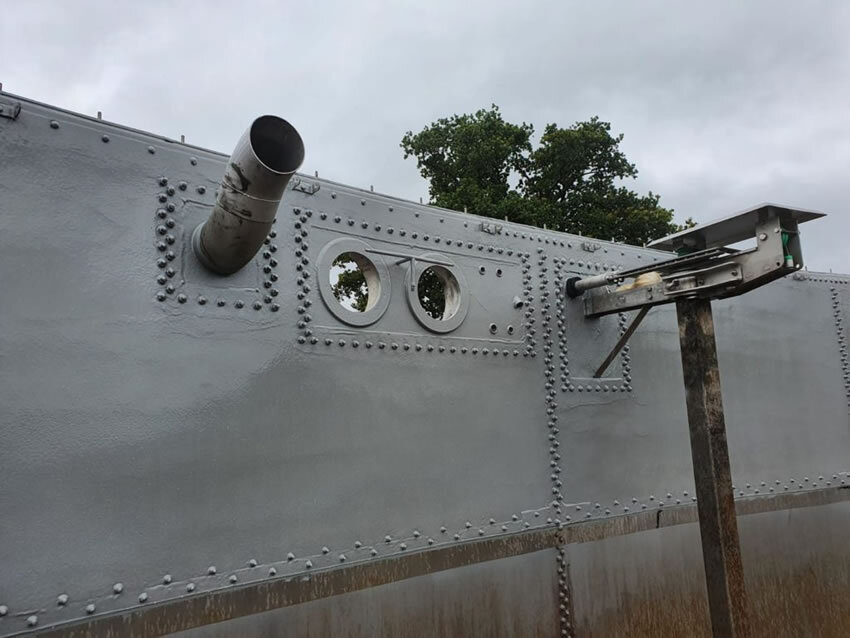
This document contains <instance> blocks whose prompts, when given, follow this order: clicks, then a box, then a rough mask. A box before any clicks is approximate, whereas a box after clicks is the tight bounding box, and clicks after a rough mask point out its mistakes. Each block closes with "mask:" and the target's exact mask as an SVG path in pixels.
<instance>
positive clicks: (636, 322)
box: [593, 306, 652, 379]
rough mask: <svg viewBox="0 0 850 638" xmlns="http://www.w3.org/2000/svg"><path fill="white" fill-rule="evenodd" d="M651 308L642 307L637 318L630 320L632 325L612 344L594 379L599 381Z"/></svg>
mask: <svg viewBox="0 0 850 638" xmlns="http://www.w3.org/2000/svg"><path fill="white" fill-rule="evenodd" d="M651 307H652V306H644V307H643V308H641V309H640V312H639V313H638V314H637V317H635V318H634V319H633V320H632V323H631V324H629V327H628V328H626V331H625V332H624V333H623V336H622V337H620V338H619V339H618V340H617V343H615V344H614V347H613V348H612V349H611V352H609V353H608V356H607V357H605V361H603V362H602V364H601V365H600V366H599V368H597V370H596V372H594V373H593V378H594V379H599V378H600V377H602V375H603V374H605V371H606V370H607V369H608V366H610V365H611V362H612V361H613V360H614V357H616V356H617V354H618V353H619V352H620V350H622V349H623V346H624V345H626V342H627V341H628V340H629V338H630V337H631V336H632V335H633V334H634V332H635V330H637V327H638V326H639V325H640V322H641V321H643V318H644V317H646V315H647V313H648V312H649V309H650V308H651Z"/></svg>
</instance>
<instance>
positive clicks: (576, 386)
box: [552, 257, 632, 392]
mask: <svg viewBox="0 0 850 638" xmlns="http://www.w3.org/2000/svg"><path fill="white" fill-rule="evenodd" d="M573 261H574V260H572V259H567V258H558V257H555V258H553V260H552V262H553V264H554V269H555V316H556V320H557V321H556V325H557V327H558V355H559V357H560V359H561V361H560V364H559V368H560V381H561V392H585V391H586V392H631V391H632V385H631V364H630V362H631V355H630V354H629V350H630V348H629V345H628V344H626V345H625V346H623V349H622V350H621V351H620V359H621V362H622V372H623V377H622V379H623V383H620V384H618V383H612V382H610V381H603V380H598V381H591V380H590V379H587V380H585V382H584V383H578V382H575V383H574V382H573V379H572V378H571V377H570V368H569V364H570V360H569V344H568V343H567V336H566V335H567V326H566V321H567V318H566V304H567V303H569V301H568V299H567V297H566V293H565V291H564V285H565V283H566V276H565V275H566V273H563V272H562V269H566V268H567V264H570V265H573V263H572V262H573ZM597 265H598V264H597ZM589 266H590V264H589V263H588V267H589ZM606 269H607V264H606ZM626 321H627V318H626V315H625V314H624V313H622V312H621V313H619V314H618V324H619V327H618V334H619V336H623V334H625V331H626ZM552 378H553V379H554V372H553V374H552Z"/></svg>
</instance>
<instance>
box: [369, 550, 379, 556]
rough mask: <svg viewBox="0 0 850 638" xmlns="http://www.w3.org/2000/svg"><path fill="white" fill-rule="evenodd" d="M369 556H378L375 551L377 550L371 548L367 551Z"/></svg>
mask: <svg viewBox="0 0 850 638" xmlns="http://www.w3.org/2000/svg"><path fill="white" fill-rule="evenodd" d="M369 554H370V555H371V556H377V555H378V550H377V549H374V548H372V549H371V550H370V551H369Z"/></svg>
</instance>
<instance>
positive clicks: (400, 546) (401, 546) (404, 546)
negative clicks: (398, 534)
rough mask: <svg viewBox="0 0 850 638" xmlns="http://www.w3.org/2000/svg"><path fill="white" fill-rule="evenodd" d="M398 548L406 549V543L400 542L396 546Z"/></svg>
mask: <svg viewBox="0 0 850 638" xmlns="http://www.w3.org/2000/svg"><path fill="white" fill-rule="evenodd" d="M398 548H399V549H400V550H401V551H404V550H406V549H407V543H402V544H401V545H399V546H398Z"/></svg>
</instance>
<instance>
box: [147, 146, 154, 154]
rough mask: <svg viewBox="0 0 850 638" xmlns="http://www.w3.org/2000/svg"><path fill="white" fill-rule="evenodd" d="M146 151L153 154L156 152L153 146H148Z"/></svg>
mask: <svg viewBox="0 0 850 638" xmlns="http://www.w3.org/2000/svg"><path fill="white" fill-rule="evenodd" d="M148 153H150V154H151V155H153V154H154V153H156V149H155V148H154V147H153V146H148Z"/></svg>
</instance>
